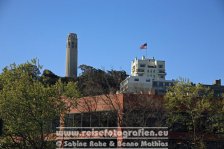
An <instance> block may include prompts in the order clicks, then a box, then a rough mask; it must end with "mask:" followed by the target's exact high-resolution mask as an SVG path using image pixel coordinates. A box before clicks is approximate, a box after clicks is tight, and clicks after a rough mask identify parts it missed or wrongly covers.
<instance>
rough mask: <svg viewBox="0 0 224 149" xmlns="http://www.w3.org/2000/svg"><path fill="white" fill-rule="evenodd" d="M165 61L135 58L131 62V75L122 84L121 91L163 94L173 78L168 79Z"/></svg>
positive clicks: (171, 83)
mask: <svg viewBox="0 0 224 149" xmlns="http://www.w3.org/2000/svg"><path fill="white" fill-rule="evenodd" d="M165 70H166V69H165V61H161V60H155V59H154V58H152V59H149V58H145V57H144V56H143V57H142V59H137V58H135V59H134V60H133V61H132V62H131V76H129V77H127V78H126V79H125V80H124V81H122V82H121V84H120V91H121V92H128V93H158V94H162V93H164V92H165V91H166V88H167V87H168V86H171V85H173V83H174V81H173V80H166V78H165V77H166V71H165Z"/></svg>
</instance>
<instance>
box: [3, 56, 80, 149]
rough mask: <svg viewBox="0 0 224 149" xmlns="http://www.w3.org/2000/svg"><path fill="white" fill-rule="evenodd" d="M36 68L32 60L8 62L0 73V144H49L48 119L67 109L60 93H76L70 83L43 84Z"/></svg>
mask: <svg viewBox="0 0 224 149" xmlns="http://www.w3.org/2000/svg"><path fill="white" fill-rule="evenodd" d="M40 68H41V67H40V66H39V65H38V64H37V63H36V60H32V61H31V62H27V63H25V64H20V65H18V66H17V65H16V64H12V65H10V66H9V67H6V68H4V69H3V72H2V74H1V75H0V86H1V89H0V118H1V119H2V120H3V122H4V129H3V136H2V137H1V139H0V144H1V148H23V149H24V148H33V149H44V148H50V146H49V143H48V139H47V138H48V137H49V136H50V134H52V129H54V128H52V121H53V120H55V119H56V118H58V117H59V116H60V114H61V113H63V112H66V111H67V110H68V107H66V105H65V103H64V102H63V100H61V96H62V95H66V96H73V97H78V96H80V95H79V92H78V91H77V87H76V84H74V83H69V84H63V83H62V82H61V81H58V82H57V83H56V84H55V85H51V86H50V85H46V84H43V83H42V81H40V80H41V79H40ZM72 99H73V100H74V99H75V98H72ZM58 123H59V122H58Z"/></svg>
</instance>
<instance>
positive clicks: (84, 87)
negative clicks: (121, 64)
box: [77, 65, 127, 96]
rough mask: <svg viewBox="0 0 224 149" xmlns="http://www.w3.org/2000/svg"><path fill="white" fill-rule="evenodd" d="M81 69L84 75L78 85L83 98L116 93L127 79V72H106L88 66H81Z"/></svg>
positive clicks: (80, 77) (79, 78) (79, 79)
mask: <svg viewBox="0 0 224 149" xmlns="http://www.w3.org/2000/svg"><path fill="white" fill-rule="evenodd" d="M79 68H80V69H81V71H82V74H81V75H80V76H79V77H78V79H77V81H78V83H77V85H78V87H79V89H80V92H81V93H82V95H83V96H91V95H92V96H94V95H101V94H108V93H115V92H116V91H118V90H119V89H120V83H121V81H123V80H124V79H125V78H126V77H127V74H126V72H125V71H116V70H111V71H104V70H101V69H96V68H94V67H91V66H87V65H80V66H79Z"/></svg>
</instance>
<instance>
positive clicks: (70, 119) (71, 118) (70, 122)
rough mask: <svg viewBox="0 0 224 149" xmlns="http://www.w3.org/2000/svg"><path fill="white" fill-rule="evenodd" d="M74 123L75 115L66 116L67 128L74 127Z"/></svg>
mask: <svg viewBox="0 0 224 149" xmlns="http://www.w3.org/2000/svg"><path fill="white" fill-rule="evenodd" d="M73 122H74V114H66V115H65V127H73V125H74V124H73Z"/></svg>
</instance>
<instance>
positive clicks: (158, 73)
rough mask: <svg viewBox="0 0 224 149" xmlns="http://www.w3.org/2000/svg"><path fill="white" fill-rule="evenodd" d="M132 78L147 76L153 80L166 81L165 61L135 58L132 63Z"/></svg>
mask: <svg viewBox="0 0 224 149" xmlns="http://www.w3.org/2000/svg"><path fill="white" fill-rule="evenodd" d="M131 76H145V77H150V78H152V79H153V80H165V76H166V72H165V61H159V60H155V59H154V58H153V59H146V58H145V57H144V56H143V57H142V59H137V58H135V59H134V60H133V61H132V63H131Z"/></svg>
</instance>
